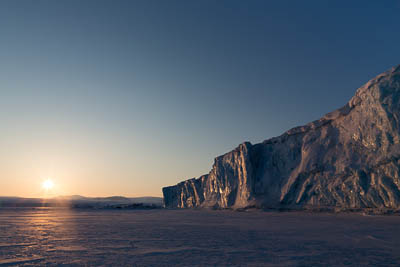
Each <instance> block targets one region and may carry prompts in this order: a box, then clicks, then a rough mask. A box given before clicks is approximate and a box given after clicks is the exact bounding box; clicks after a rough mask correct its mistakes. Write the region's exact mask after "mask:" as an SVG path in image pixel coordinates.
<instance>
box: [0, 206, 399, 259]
mask: <svg viewBox="0 0 400 267" xmlns="http://www.w3.org/2000/svg"><path fill="white" fill-rule="evenodd" d="M46 264H47V265H50V266H51V265H61V266H62V265H68V266H71V265H72V266H74V265H76V266H82V265H89V266H111V265H113V266H121V265H128V266H154V265H155V266H171V265H174V266H225V265H240V266H265V265H273V266H288V265H291V266H326V265H348V264H350V265H358V266H360V265H364V266H365V265H371V266H377V265H378V266H391V265H393V266H396V265H399V264H400V216H362V215H357V214H322V213H319V214H312V213H299V212H283V213H278V212H262V211H251V212H234V211H205V210H201V211H198V210H146V211H144V210H143V211H137V210H71V209H60V208H58V209H56V208H48V209H0V266H2V265H18V266H32V265H34V266H36V265H46Z"/></svg>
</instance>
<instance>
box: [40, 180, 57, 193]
mask: <svg viewBox="0 0 400 267" xmlns="http://www.w3.org/2000/svg"><path fill="white" fill-rule="evenodd" d="M42 187H43V189H45V190H46V191H49V190H51V189H53V187H54V183H53V181H52V180H51V179H47V180H46V181H44V182H43V183H42Z"/></svg>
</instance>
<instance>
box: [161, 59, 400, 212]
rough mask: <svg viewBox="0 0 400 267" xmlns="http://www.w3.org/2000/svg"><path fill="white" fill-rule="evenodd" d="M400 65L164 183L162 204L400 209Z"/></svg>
mask: <svg viewBox="0 0 400 267" xmlns="http://www.w3.org/2000/svg"><path fill="white" fill-rule="evenodd" d="M399 120H400V66H397V67H395V68H392V69H391V70H389V71H387V72H385V73H383V74H381V75H379V76H377V77H376V78H374V79H372V80H371V81H369V82H368V83H367V84H365V85H364V86H362V87H361V88H359V89H358V90H357V92H356V94H355V96H354V97H353V98H351V100H350V101H349V102H348V103H347V104H346V105H345V106H344V107H342V108H340V109H338V110H336V111H334V112H331V113H328V114H326V115H325V116H324V117H322V118H321V119H319V120H317V121H314V122H311V123H309V124H307V125H305V126H301V127H296V128H293V129H291V130H289V131H287V132H286V133H284V134H283V135H281V136H279V137H275V138H271V139H268V140H266V141H264V142H262V143H259V144H255V145H252V144H250V143H248V142H246V143H243V144H241V145H239V146H238V147H237V148H236V149H235V150H233V151H231V152H229V153H227V154H225V155H222V156H220V157H217V158H216V159H215V162H214V165H213V167H212V170H211V172H210V173H209V174H208V175H204V176H201V177H200V178H198V179H190V180H187V181H184V182H181V183H179V184H177V185H175V186H170V187H165V188H163V194H164V204H165V206H166V207H179V208H186V207H217V208H243V207H248V206H258V207H282V206H284V207H293V208H294V207H343V208H400V178H399V176H400V124H399V123H400V121H399Z"/></svg>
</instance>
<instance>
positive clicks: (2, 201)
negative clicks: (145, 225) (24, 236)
mask: <svg viewBox="0 0 400 267" xmlns="http://www.w3.org/2000/svg"><path fill="white" fill-rule="evenodd" d="M133 204H143V205H144V206H154V207H162V204H163V201H162V198H160V197H135V198H127V197H122V196H111V197H84V196H79V195H72V196H59V197H54V198H21V197H0V208H1V207H88V208H90V207H92V208H103V207H117V206H118V207H126V206H129V205H133Z"/></svg>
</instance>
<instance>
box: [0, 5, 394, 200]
mask: <svg viewBox="0 0 400 267" xmlns="http://www.w3.org/2000/svg"><path fill="white" fill-rule="evenodd" d="M399 18H400V1H390V0H388V1H187V0H182V1H173V0H169V1H163V0H159V1H153V0H143V1H117V0H113V1H111V0H110V1H101V0H92V1H83V0H82V1H81V0H79V1H78V0H68V1H67V0H65V1H61V0H60V1H51V0H48V1H40V0H36V1H21V0H12V1H7V0H3V1H1V2H0V121H1V131H0V147H1V150H0V162H1V163H0V177H1V179H0V195H19V196H39V195H41V194H43V190H42V189H41V188H40V183H41V182H42V180H43V179H47V178H51V179H53V180H54V183H55V184H56V185H57V187H56V188H55V189H54V192H53V194H82V195H89V196H104V195H126V196H142V195H154V196H161V187H162V186H167V185H172V184H175V183H177V182H179V181H181V180H184V179H188V178H191V177H198V176H200V175H202V174H205V173H208V171H209V170H210V168H211V165H212V162H213V159H214V157H216V156H218V155H220V154H223V153H225V152H228V151H229V150H231V149H233V148H235V147H236V146H237V145H238V144H239V143H241V142H243V141H250V142H252V143H257V142H260V141H263V140H265V139H268V138H270V137H273V136H277V135H280V134H281V133H283V132H284V131H285V130H288V129H289V128H292V127H294V126H298V125H302V124H304V123H307V122H309V121H312V120H315V119H318V118H319V117H321V116H322V115H324V114H325V113H327V112H330V111H332V110H334V109H336V108H339V107H341V106H343V105H344V104H345V103H346V102H347V101H348V100H349V99H350V98H351V96H352V95H353V94H354V92H355V90H356V89H357V88H358V87H359V86H361V85H362V84H363V83H365V82H367V81H368V80H369V79H370V78H372V77H373V76H375V75H377V74H379V73H381V72H383V71H385V70H387V69H388V68H390V67H392V66H394V65H397V64H400V49H399V44H400V28H399V25H400V21H399Z"/></svg>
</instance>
